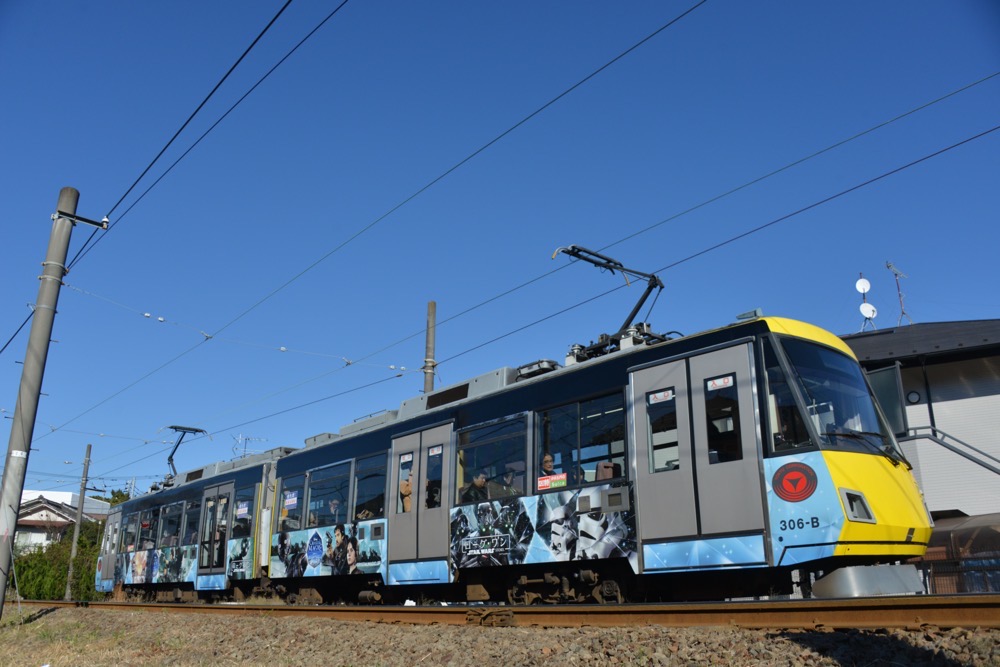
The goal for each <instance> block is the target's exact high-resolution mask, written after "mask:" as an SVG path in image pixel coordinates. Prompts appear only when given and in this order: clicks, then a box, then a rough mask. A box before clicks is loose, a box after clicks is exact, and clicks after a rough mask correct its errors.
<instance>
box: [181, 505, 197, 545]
mask: <svg viewBox="0 0 1000 667" xmlns="http://www.w3.org/2000/svg"><path fill="white" fill-rule="evenodd" d="M199 516H201V501H200V500H189V501H188V502H187V511H185V512H184V531H183V535H184V540H183V541H182V542H181V544H182V545H184V546H186V547H187V546H191V545H193V544H197V543H198V517H199Z"/></svg>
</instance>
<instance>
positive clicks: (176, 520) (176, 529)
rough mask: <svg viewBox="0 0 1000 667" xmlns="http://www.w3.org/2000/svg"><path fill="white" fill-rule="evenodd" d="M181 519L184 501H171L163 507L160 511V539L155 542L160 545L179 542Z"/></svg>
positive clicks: (172, 544) (182, 517)
mask: <svg viewBox="0 0 1000 667" xmlns="http://www.w3.org/2000/svg"><path fill="white" fill-rule="evenodd" d="M183 520H184V503H172V504H170V505H167V506H166V507H164V508H163V509H162V510H161V512H160V539H159V540H158V541H157V544H158V545H159V546H161V547H175V546H177V545H178V544H180V539H181V522H182V521H183Z"/></svg>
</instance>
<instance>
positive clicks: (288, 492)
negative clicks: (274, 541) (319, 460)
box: [278, 475, 306, 533]
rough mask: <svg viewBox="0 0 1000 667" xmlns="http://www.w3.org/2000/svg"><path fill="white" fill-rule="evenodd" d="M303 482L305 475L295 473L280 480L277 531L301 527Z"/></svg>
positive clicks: (282, 531)
mask: <svg viewBox="0 0 1000 667" xmlns="http://www.w3.org/2000/svg"><path fill="white" fill-rule="evenodd" d="M305 482H306V476H305V475H295V476H294V477H289V478H288V479H284V480H282V481H281V493H280V494H278V502H279V503H280V510H279V511H278V532H279V533H285V532H288V531H290V530H299V529H300V528H302V502H303V497H302V496H303V494H304V492H305Z"/></svg>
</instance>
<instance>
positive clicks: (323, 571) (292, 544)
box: [270, 519, 386, 579]
mask: <svg viewBox="0 0 1000 667" xmlns="http://www.w3.org/2000/svg"><path fill="white" fill-rule="evenodd" d="M376 526H381V529H380V531H379V532H381V533H382V534H383V535H384V534H385V520H384V519H380V520H376V521H364V522H359V523H348V524H343V523H338V524H337V525H335V526H324V527H322V528H307V529H306V530H295V531H287V532H282V533H278V534H276V535H272V536H271V569H270V576H271V578H272V579H280V578H282V577H289V578H291V577H320V576H329V575H339V574H380V575H382V577H383V579H385V577H386V571H385V570H386V541H385V540H384V539H377V540H374V539H371V536H372V533H373V532H375V531H376Z"/></svg>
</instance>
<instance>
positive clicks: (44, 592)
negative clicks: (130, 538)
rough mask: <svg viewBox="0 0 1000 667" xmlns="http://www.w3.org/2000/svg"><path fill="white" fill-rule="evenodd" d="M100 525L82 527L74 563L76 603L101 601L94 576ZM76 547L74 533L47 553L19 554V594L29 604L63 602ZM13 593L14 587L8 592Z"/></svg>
mask: <svg viewBox="0 0 1000 667" xmlns="http://www.w3.org/2000/svg"><path fill="white" fill-rule="evenodd" d="M103 527H104V524H103V522H100V521H84V522H83V525H81V526H80V540H79V542H78V543H77V548H76V559H75V560H74V561H73V585H72V587H71V593H72V596H73V599H74V600H94V599H96V598H97V597H98V594H97V591H96V590H95V589H94V575H95V573H96V569H97V556H98V555H99V553H100V539H101V530H102V529H103ZM72 547H73V531H72V530H67V531H66V532H65V534H64V535H63V538H62V539H61V540H60V541H58V542H53V543H52V544H50V545H49V546H48V547H46V548H45V549H36V550H32V551H28V552H25V553H22V554H16V555H15V559H14V574H15V576H16V579H17V591H18V593H20V595H21V597H22V598H26V599H29V600H61V599H62V598H63V595H64V594H65V592H66V573H67V572H68V571H69V554H70V550H71V549H72ZM7 590H8V592H12V591H13V587H11V588H8V589H7Z"/></svg>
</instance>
